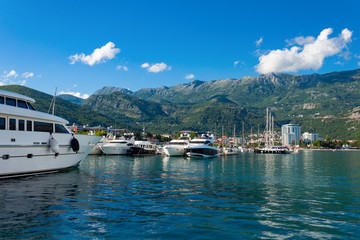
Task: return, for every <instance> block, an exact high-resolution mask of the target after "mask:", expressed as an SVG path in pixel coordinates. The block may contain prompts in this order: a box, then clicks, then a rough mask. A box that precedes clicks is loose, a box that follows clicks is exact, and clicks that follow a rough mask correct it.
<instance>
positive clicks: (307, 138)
mask: <svg viewBox="0 0 360 240" xmlns="http://www.w3.org/2000/svg"><path fill="white" fill-rule="evenodd" d="M302 139H303V141H304V142H305V143H312V142H315V141H316V140H318V139H319V134H317V133H309V132H304V133H303V135H302Z"/></svg>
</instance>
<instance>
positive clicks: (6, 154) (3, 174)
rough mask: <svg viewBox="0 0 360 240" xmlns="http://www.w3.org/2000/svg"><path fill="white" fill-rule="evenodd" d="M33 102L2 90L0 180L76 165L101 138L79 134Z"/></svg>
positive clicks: (28, 98)
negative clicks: (35, 106)
mask: <svg viewBox="0 0 360 240" xmlns="http://www.w3.org/2000/svg"><path fill="white" fill-rule="evenodd" d="M34 102H35V100H34V99H32V98H30V97H27V96H24V95H21V94H17V93H13V92H9V91H5V90H0V178H7V177H17V176H26V175H32V174H39V173H49V172H55V171H58V170H61V169H66V168H69V167H73V166H76V165H77V164H78V163H79V162H80V161H81V160H83V159H84V158H85V157H86V156H87V154H88V153H89V151H90V150H91V149H92V148H93V147H94V144H95V143H97V142H98V141H99V140H100V137H98V136H89V135H76V136H74V134H73V133H72V132H71V130H69V129H68V128H66V127H65V125H66V124H68V123H69V122H68V121H67V120H65V119H63V118H60V117H57V116H54V115H51V114H47V113H43V112H38V111H36V110H35V108H34V107H33V105H32V104H33V103H34Z"/></svg>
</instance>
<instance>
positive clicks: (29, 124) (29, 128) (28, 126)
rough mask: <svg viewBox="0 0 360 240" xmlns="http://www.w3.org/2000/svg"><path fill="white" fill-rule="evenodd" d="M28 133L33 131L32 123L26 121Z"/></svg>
mask: <svg viewBox="0 0 360 240" xmlns="http://www.w3.org/2000/svg"><path fill="white" fill-rule="evenodd" d="M26 131H32V121H30V120H26Z"/></svg>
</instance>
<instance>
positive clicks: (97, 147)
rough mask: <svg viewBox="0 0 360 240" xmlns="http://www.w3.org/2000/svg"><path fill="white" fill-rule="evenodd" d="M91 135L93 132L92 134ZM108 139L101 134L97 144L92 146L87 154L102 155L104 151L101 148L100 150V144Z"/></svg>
mask: <svg viewBox="0 0 360 240" xmlns="http://www.w3.org/2000/svg"><path fill="white" fill-rule="evenodd" d="M92 135H93V134H92ZM108 141H110V139H108V138H106V137H105V136H103V137H102V138H101V139H100V142H98V143H97V144H95V146H94V147H93V149H91V150H90V152H89V155H102V154H103V153H104V152H103V150H101V148H100V146H101V145H103V144H104V143H106V142H108Z"/></svg>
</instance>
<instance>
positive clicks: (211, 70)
mask: <svg viewBox="0 0 360 240" xmlns="http://www.w3.org/2000/svg"><path fill="white" fill-rule="evenodd" d="M359 9H360V1H357V0H352V1H351V0H343V1H313V0H312V1H247V2H246V1H194V0H193V1H76V2H75V1H0V84H1V85H4V84H12V83H16V84H23V85H25V86H28V87H31V88H34V89H37V90H40V91H43V92H47V93H50V94H53V92H54V90H55V87H58V92H61V91H62V92H73V93H74V94H75V93H78V95H80V96H86V95H84V94H92V93H93V92H94V91H96V90H97V89H99V88H101V87H103V86H116V87H123V88H129V89H130V90H132V91H136V90H138V89H141V88H154V87H160V86H162V85H165V86H172V85H175V84H179V83H186V82H190V81H192V80H195V79H199V80H203V81H210V80H218V79H226V78H241V77H245V76H258V75H260V74H262V73H267V72H288V73H297V74H311V73H326V72H332V71H345V70H352V69H356V68H360V45H359V41H360V37H359V34H360V24H359V17H358V12H359ZM319 36H321V37H319ZM96 49H98V50H96Z"/></svg>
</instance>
